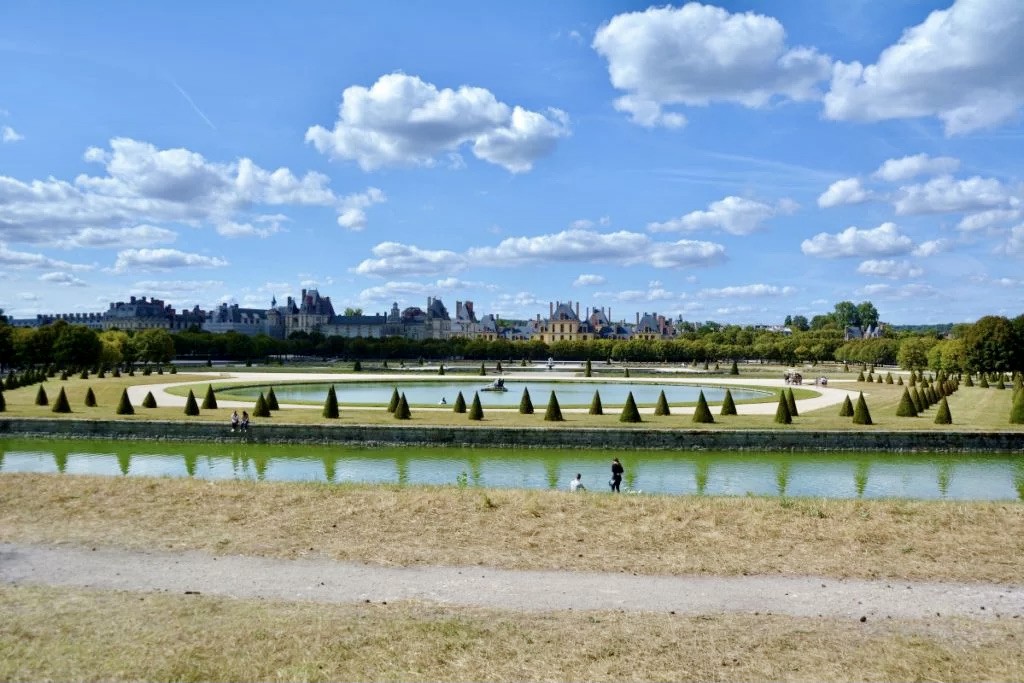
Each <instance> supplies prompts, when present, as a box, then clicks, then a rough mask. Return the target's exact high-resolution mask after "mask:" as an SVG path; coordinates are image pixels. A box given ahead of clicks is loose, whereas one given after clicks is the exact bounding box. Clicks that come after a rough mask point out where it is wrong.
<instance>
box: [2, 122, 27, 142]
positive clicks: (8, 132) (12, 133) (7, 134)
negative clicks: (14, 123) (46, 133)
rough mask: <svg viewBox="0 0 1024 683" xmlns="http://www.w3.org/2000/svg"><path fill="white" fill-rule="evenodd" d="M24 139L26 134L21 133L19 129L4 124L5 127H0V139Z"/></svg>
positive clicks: (11, 140)
mask: <svg viewBox="0 0 1024 683" xmlns="http://www.w3.org/2000/svg"><path fill="white" fill-rule="evenodd" d="M24 139H25V136H24V135H21V134H20V133H18V131H16V130H14V129H13V128H11V127H10V126H4V127H3V128H0V140H3V141H4V142H5V143H10V142H21V141H22V140H24Z"/></svg>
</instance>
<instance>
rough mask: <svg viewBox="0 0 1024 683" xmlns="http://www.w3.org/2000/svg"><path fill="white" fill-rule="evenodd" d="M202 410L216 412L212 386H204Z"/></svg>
mask: <svg viewBox="0 0 1024 683" xmlns="http://www.w3.org/2000/svg"><path fill="white" fill-rule="evenodd" d="M202 408H203V410H217V396H216V395H214V393H213V385H212V384H207V385H206V396H203V406H202Z"/></svg>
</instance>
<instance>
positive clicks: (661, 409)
mask: <svg viewBox="0 0 1024 683" xmlns="http://www.w3.org/2000/svg"><path fill="white" fill-rule="evenodd" d="M654 414H655V415H671V414H672V411H671V410H669V407H668V399H666V398H665V392H664V391H662V392H661V393H660V394H658V402H657V403H656V404H655V405H654Z"/></svg>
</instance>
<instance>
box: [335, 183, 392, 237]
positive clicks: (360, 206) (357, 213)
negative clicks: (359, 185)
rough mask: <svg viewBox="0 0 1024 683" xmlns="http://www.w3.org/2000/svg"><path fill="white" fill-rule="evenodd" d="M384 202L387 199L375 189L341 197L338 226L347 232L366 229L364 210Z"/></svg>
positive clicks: (371, 188)
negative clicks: (346, 229) (347, 230)
mask: <svg viewBox="0 0 1024 683" xmlns="http://www.w3.org/2000/svg"><path fill="white" fill-rule="evenodd" d="M385 201H387V197H386V196H385V195H384V193H383V192H382V191H381V190H379V189H377V188H376V187H370V188H367V190H366V191H365V192H358V193H355V194H350V195H348V196H346V197H343V198H342V199H341V213H339V214H338V225H340V226H341V227H343V228H348V229H349V230H357V231H358V230H362V229H363V228H365V227H366V209H368V208H369V207H371V206H373V205H374V204H380V203H382V202H385Z"/></svg>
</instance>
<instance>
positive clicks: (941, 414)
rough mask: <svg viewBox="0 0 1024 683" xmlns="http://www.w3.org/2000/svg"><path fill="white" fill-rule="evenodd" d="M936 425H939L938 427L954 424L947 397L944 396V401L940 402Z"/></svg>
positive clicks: (936, 414)
mask: <svg viewBox="0 0 1024 683" xmlns="http://www.w3.org/2000/svg"><path fill="white" fill-rule="evenodd" d="M935 424H937V425H949V424H953V416H952V415H951V414H950V412H949V403H948V402H947V401H946V397H945V396H943V397H942V400H941V401H939V409H938V411H936V413H935Z"/></svg>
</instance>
